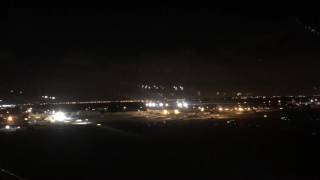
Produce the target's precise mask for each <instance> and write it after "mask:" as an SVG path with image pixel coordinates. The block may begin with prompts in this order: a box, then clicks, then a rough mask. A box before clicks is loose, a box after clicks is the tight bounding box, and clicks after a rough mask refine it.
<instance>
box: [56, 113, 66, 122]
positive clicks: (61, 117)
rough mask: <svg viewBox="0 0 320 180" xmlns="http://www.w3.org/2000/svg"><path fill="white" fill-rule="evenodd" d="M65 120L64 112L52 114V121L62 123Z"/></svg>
mask: <svg viewBox="0 0 320 180" xmlns="http://www.w3.org/2000/svg"><path fill="white" fill-rule="evenodd" d="M66 119H67V116H66V114H65V113H64V112H61V111H59V112H56V113H54V114H53V120H54V121H64V120H66Z"/></svg>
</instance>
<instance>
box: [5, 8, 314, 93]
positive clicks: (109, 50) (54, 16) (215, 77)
mask: <svg viewBox="0 0 320 180" xmlns="http://www.w3.org/2000/svg"><path fill="white" fill-rule="evenodd" d="M305 11H307V10H304V11H301V12H300V14H296V15H292V14H286V13H280V14H277V15H275V14H274V13H272V11H263V12H265V13H257V12H259V10H255V11H249V12H248V11H245V10H243V9H242V10H241V9H227V10H226V9H224V8H199V9H175V8H152V9H142V8H140V9H134V8H132V9H121V10H119V9H113V8H109V9H108V8H106V9H103V8H100V9H96V8H91V9H86V8H82V9H71V8H69V9H66V8H64V9H61V8H60V9H59V8H45V9H39V8H8V9H7V16H6V18H7V20H6V18H2V20H3V21H2V22H3V23H2V27H3V28H2V30H1V31H2V32H5V33H3V36H5V37H3V38H2V39H3V40H2V42H1V51H0V56H1V67H2V71H3V75H2V76H1V77H0V80H1V82H2V84H1V87H0V90H1V91H8V90H9V89H11V88H16V89H19V88H20V89H24V90H25V91H26V92H32V93H33V94H37V95H39V94H43V93H51V94H56V95H57V96H61V97H78V96H79V97H81V98H99V97H103V98H104V99H108V98H109V97H110V98H114V97H134V96H136V95H137V94H136V93H137V90H136V86H137V85H138V84H141V83H150V84H163V85H171V84H175V83H179V84H183V85H185V87H187V88H190V89H199V90H201V91H203V92H206V93H207V94H208V95H210V94H215V92H216V91H241V92H253V93H258V94H263V93H267V94H290V93H314V90H313V87H314V86H320V80H319V78H318V77H319V65H320V61H319V60H318V59H319V58H320V41H319V38H320V36H319V33H318V30H320V29H318V28H320V26H319V24H320V23H319V17H317V16H315V15H312V14H308V15H306V14H305V13H304V12H305ZM266 12H269V13H266ZM32 93H31V94H32Z"/></svg>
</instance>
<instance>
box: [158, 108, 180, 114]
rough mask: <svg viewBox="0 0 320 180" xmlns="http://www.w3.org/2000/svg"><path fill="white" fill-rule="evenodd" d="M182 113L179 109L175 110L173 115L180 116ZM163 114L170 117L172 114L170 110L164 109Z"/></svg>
mask: <svg viewBox="0 0 320 180" xmlns="http://www.w3.org/2000/svg"><path fill="white" fill-rule="evenodd" d="M180 113H181V112H180V111H179V109H174V110H173V114H175V115H178V114H180ZM162 114H163V115H169V114H170V112H169V110H167V109H164V110H162Z"/></svg>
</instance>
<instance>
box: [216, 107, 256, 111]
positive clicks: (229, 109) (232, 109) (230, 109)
mask: <svg viewBox="0 0 320 180" xmlns="http://www.w3.org/2000/svg"><path fill="white" fill-rule="evenodd" d="M218 111H238V112H243V111H251V108H250V107H246V108H243V107H235V108H223V107H219V108H218Z"/></svg>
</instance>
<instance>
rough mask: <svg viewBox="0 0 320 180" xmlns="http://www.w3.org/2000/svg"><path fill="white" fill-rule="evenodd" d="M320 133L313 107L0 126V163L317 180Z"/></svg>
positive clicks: (152, 175)
mask: <svg viewBox="0 0 320 180" xmlns="http://www.w3.org/2000/svg"><path fill="white" fill-rule="evenodd" d="M284 115H285V116H286V117H287V118H288V119H289V120H281V119H280V117H282V116H284ZM109 127H113V128H115V129H120V130H121V131H114V130H113V129H112V128H109ZM319 140H320V112H318V111H315V110H290V111H279V112H273V113H269V114H268V118H263V114H257V115H256V116H252V117H246V118H243V119H236V120H235V121H232V120H231V121H230V120H229V121H227V120H223V121H222V120H198V121H170V122H167V123H165V124H164V123H159V122H158V123H141V122H139V123H137V122H135V123H133V122H120V123H117V122H112V123H105V124H103V125H102V126H101V127H96V126H93V125H90V126H67V127H63V126H52V127H38V128H34V129H24V130H21V131H17V132H14V133H4V132H1V133H0V143H1V148H0V153H1V160H0V167H1V168H4V169H6V170H9V171H11V172H14V173H15V174H17V175H19V176H21V177H24V178H26V179H29V180H33V179H34V180H35V179H39V180H40V179H41V180H43V179H124V178H131V179H171V178H176V179H187V178H188V179H213V178H217V179H231V178H232V179H320V175H319V162H320V161H319V160H320V154H319V153H320V147H319V144H320V141H319Z"/></svg>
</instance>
